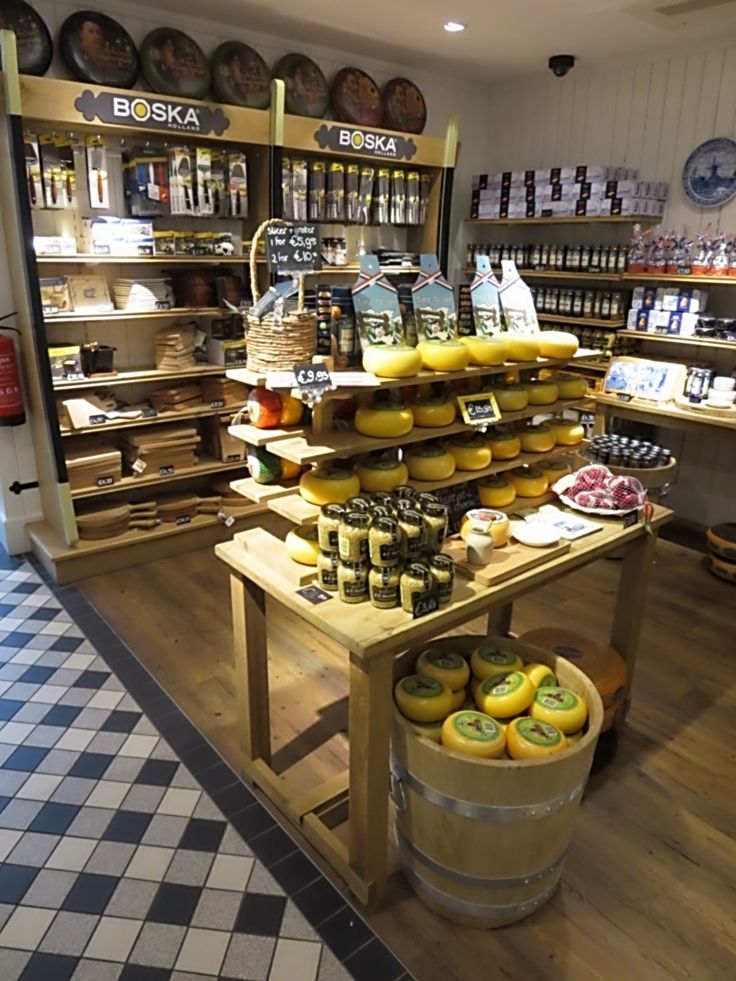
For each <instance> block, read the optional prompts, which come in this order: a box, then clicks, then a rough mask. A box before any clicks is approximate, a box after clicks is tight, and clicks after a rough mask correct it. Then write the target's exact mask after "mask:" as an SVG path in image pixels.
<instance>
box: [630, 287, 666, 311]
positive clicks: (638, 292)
mask: <svg viewBox="0 0 736 981" xmlns="http://www.w3.org/2000/svg"><path fill="white" fill-rule="evenodd" d="M657 292H658V291H657V288H656V286H637V287H636V289H634V291H633V292H632V294H631V309H632V310H656V309H660V310H661V308H662V305H661V304H662V301H661V299H660V300H659V307H657V299H658V298H657Z"/></svg>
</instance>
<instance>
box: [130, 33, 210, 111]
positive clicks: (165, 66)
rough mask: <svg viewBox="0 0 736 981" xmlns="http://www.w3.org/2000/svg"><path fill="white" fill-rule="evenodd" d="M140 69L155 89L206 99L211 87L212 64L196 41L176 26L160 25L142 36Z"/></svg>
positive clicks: (163, 92) (184, 96)
mask: <svg viewBox="0 0 736 981" xmlns="http://www.w3.org/2000/svg"><path fill="white" fill-rule="evenodd" d="M140 59H141V69H142V70H143V74H144V75H145V78H146V81H147V82H148V84H149V85H150V86H151V88H152V89H153V91H154V92H160V93H161V94H162V95H178V96H180V97H181V98H184V99H204V97H205V96H206V95H207V93H208V92H209V90H210V66H209V62H208V61H207V58H206V57H205V54H204V51H202V49H201V48H200V46H199V45H198V44H197V42H196V41H194V40H192V38H190V37H189V35H187V34H184V32H183V31H178V30H176V28H174V27H157V28H156V29H155V30H153V31H151V32H150V33H149V34H147V35H146V36H145V38H144V39H143V43H142V44H141V48H140Z"/></svg>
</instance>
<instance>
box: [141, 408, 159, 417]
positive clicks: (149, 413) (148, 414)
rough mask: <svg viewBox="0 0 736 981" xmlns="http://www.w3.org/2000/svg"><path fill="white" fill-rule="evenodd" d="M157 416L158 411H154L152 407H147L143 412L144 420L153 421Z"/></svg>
mask: <svg viewBox="0 0 736 981" xmlns="http://www.w3.org/2000/svg"><path fill="white" fill-rule="evenodd" d="M157 415H158V409H155V408H154V407H153V406H152V405H149V406H147V407H146V408H145V409H144V410H143V418H144V419H155V418H156V416H157Z"/></svg>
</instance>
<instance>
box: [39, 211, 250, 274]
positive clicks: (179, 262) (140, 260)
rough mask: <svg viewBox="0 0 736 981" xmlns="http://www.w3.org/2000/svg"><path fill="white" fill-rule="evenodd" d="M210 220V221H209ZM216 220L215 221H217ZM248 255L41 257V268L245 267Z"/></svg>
mask: <svg viewBox="0 0 736 981" xmlns="http://www.w3.org/2000/svg"><path fill="white" fill-rule="evenodd" d="M208 220H209V219H208ZM215 220H216V219H213V221H215ZM248 261H249V257H248V256H247V255H93V254H90V255H39V256H36V262H37V263H38V264H39V265H40V266H58V265H66V266H69V265H73V266H99V265H110V266H113V265H117V266H138V265H141V266H184V265H186V266H228V265H233V266H243V265H246V264H247V263H248Z"/></svg>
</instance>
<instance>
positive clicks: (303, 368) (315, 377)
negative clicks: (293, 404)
mask: <svg viewBox="0 0 736 981" xmlns="http://www.w3.org/2000/svg"><path fill="white" fill-rule="evenodd" d="M294 378H295V379H296V383H297V385H298V386H299V388H300V389H302V390H308V391H310V392H313V391H315V389H322V390H323V391H326V390H328V389H330V388H333V387H334V386H333V384H332V378H331V377H330V373H329V371H328V370H327V368H326V367H325V366H324V365H323V364H299V365H297V366H296V368H294Z"/></svg>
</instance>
